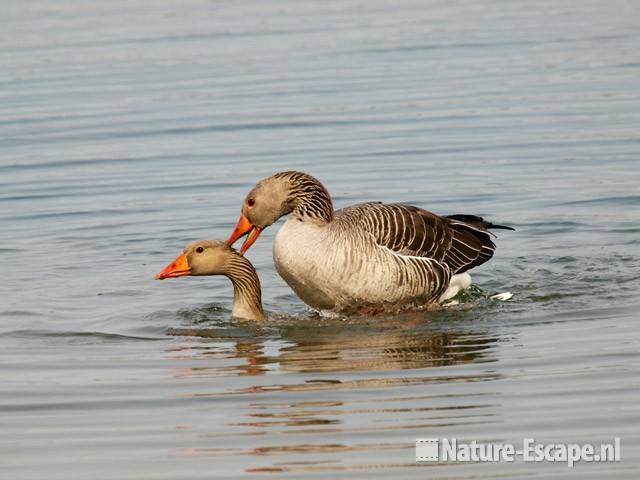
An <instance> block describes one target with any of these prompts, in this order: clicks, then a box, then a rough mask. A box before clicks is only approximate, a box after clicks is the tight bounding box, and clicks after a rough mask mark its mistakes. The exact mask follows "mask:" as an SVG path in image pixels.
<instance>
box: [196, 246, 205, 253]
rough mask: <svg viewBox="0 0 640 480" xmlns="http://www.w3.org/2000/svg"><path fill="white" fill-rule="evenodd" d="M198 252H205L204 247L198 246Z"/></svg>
mask: <svg viewBox="0 0 640 480" xmlns="http://www.w3.org/2000/svg"><path fill="white" fill-rule="evenodd" d="M196 252H198V253H202V252H204V247H198V248H196Z"/></svg>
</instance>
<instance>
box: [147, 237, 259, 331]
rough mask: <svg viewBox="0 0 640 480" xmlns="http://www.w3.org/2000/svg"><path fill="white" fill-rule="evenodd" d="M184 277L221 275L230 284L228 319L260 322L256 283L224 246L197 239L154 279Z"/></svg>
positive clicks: (246, 263)
mask: <svg viewBox="0 0 640 480" xmlns="http://www.w3.org/2000/svg"><path fill="white" fill-rule="evenodd" d="M185 275H225V276H227V277H229V279H230V280H231V283H232V284H233V308H232V310H231V316H232V317H236V318H246V319H250V320H264V311H263V310H262V298H261V291H260V280H258V274H257V273H256V270H255V268H253V265H251V262H249V260H247V259H246V258H244V257H243V256H242V255H240V254H239V253H238V252H236V251H235V250H234V249H233V248H231V247H230V246H229V245H228V244H227V243H225V242H221V241H216V240H199V241H197V242H194V243H192V244H190V245H188V246H187V247H186V248H185V249H184V252H183V253H181V254H180V255H178V257H177V258H176V259H175V260H174V261H173V262H171V263H170V264H169V265H167V266H166V267H165V268H164V269H163V270H162V271H161V272H160V273H158V275H156V279H158V280H163V279H165V278H173V277H183V276H185Z"/></svg>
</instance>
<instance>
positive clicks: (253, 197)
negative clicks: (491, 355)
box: [157, 171, 513, 319]
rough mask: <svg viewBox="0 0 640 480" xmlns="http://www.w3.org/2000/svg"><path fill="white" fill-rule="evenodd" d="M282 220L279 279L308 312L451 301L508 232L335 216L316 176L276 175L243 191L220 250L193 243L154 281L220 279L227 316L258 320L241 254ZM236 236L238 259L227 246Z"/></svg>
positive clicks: (351, 211) (400, 212) (401, 210)
mask: <svg viewBox="0 0 640 480" xmlns="http://www.w3.org/2000/svg"><path fill="white" fill-rule="evenodd" d="M284 215H289V218H288V219H287V221H286V222H285V224H284V225H283V226H282V227H281V228H280V230H279V231H278V234H277V235H276V238H275V241H274V244H273V260H274V263H275V266H276V269H277V270H278V273H279V274H280V275H281V276H282V278H284V280H285V281H286V282H287V283H288V284H289V286H290V287H291V288H292V289H293V291H294V292H295V293H296V294H297V295H298V296H299V297H300V298H301V299H302V300H303V301H304V302H305V303H306V304H308V305H309V306H311V307H313V308H315V309H318V310H333V311H337V312H341V313H346V314H350V313H357V312H369V313H376V312H381V311H390V310H391V311H397V310H399V309H407V308H415V307H422V306H425V305H430V304H436V303H441V302H443V301H445V300H448V299H450V298H452V297H454V296H455V295H456V294H457V293H458V292H459V291H460V290H462V289H464V288H467V287H468V286H469V285H470V284H471V277H470V276H469V274H468V273H466V272H467V271H468V270H469V269H471V268H473V267H476V266H478V265H481V264H483V263H484V262H486V261H487V260H489V259H490V258H491V257H492V256H493V253H494V251H495V248H496V246H495V244H494V243H493V242H492V240H491V234H490V233H489V231H488V229H490V228H502V229H508V230H513V229H512V228H510V227H505V226H502V225H494V224H491V223H489V222H486V221H485V220H483V219H482V218H480V217H476V216H473V215H451V216H446V217H441V216H438V215H435V214H433V213H431V212H428V211H426V210H422V209H420V208H417V207H413V206H410V205H403V204H384V203H379V202H376V203H362V204H359V205H353V206H351V207H347V208H343V209H341V210H336V211H334V210H333V204H332V202H331V196H330V195H329V192H328V191H327V189H326V188H325V187H324V186H323V185H322V184H321V183H320V182H319V181H318V180H317V179H315V178H314V177H312V176H311V175H308V174H306V173H302V172H295V171H291V172H281V173H276V174H275V175H273V176H271V177H268V178H265V179H264V180H261V181H260V182H258V183H257V184H256V186H255V187H254V188H253V189H252V190H251V191H250V192H249V193H248V194H247V196H246V198H245V200H244V203H243V205H242V213H241V215H240V219H239V220H238V223H237V225H236V227H235V229H234V231H233V233H232V234H231V236H230V237H229V239H228V240H227V242H226V243H227V245H225V244H224V243H223V242H206V241H203V242H196V243H195V244H192V245H190V246H189V247H187V249H185V252H184V253H183V254H182V255H180V256H179V257H178V258H177V259H176V260H175V261H174V262H172V263H171V264H169V265H168V266H167V267H166V268H165V269H164V270H163V271H162V272H160V273H159V274H158V276H157V278H159V279H162V278H168V277H178V276H183V275H226V276H228V277H229V278H230V279H231V282H232V283H233V285H234V289H235V296H234V308H233V311H232V315H233V316H237V317H244V318H253V319H262V318H264V313H263V311H262V306H261V304H260V284H259V281H258V277H257V275H256V273H255V270H254V269H253V267H252V266H251V264H250V263H249V261H248V260H246V259H245V258H244V257H243V256H242V255H244V253H245V252H246V251H247V250H248V249H249V248H250V247H251V245H253V243H254V242H255V241H256V240H257V239H258V237H259V236H260V233H261V232H262V231H263V230H264V229H265V228H267V227H269V226H270V225H271V224H273V223H274V222H275V221H276V220H278V219H279V218H280V217H282V216H284ZM244 235H248V236H247V238H246V240H245V241H244V243H243V245H242V247H241V248H240V253H238V252H236V251H235V250H233V249H232V248H230V245H233V244H234V243H235V242H236V241H237V240H238V239H239V238H241V237H243V236H244ZM240 265H242V267H240Z"/></svg>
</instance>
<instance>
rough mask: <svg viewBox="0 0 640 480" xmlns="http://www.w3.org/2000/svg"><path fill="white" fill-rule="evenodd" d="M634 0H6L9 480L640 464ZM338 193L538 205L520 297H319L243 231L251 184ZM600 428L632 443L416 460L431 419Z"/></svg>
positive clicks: (0, 410)
mask: <svg viewBox="0 0 640 480" xmlns="http://www.w3.org/2000/svg"><path fill="white" fill-rule="evenodd" d="M638 19H640V8H639V6H638V4H637V3H635V2H622V1H612V2H596V1H586V2H569V1H560V2H557V1H554V2H536V3H535V4H534V3H530V2H522V1H515V2H497V1H496V2H493V1H486V0H483V1H470V2H464V3H462V2H461V3H451V2H437V1H426V2H422V1H415V2H410V1H401V2H396V3H394V5H393V6H390V4H389V3H387V2H376V1H370V2H330V3H322V2H317V3H307V2H304V3H303V2H255V1H254V2H251V1H247V2H204V1H187V2H180V3H175V4H170V3H161V2H151V1H146V2H145V1H139V2H122V3H115V2H72V1H61V2H55V3H54V2H38V1H33V2H28V3H26V2H5V3H4V4H3V13H2V28H1V29H0V67H1V68H0V86H1V88H0V105H1V107H0V132H1V134H0V226H1V228H0V255H1V259H2V265H3V272H2V281H0V299H1V303H0V375H1V377H0V378H1V379H2V381H1V382H0V426H1V431H2V435H1V436H0V469H1V470H2V472H3V477H4V476H6V477H7V478H12V479H45V478H46V479H57V478H60V479H69V478H95V479H111V478H130V479H176V478H212V477H220V478H230V477H242V476H247V475H252V476H258V477H264V478H279V477H286V478H296V479H297V478H328V477H338V478H367V479H369V478H425V477H428V478H447V479H470V478H474V479H478V478H495V477H497V476H505V477H507V478H514V477H525V476H527V477H535V478H553V479H557V478H580V479H583V478H593V479H600V478H604V477H607V478H608V477H613V476H615V477H616V478H637V477H638V474H639V471H640V462H639V459H640V458H639V457H640V454H639V452H638V447H639V445H640V434H639V433H638V428H637V427H638V422H639V420H640V408H639V407H638V403H639V400H640V398H639V396H638V391H639V389H638V387H639V386H640V385H639V383H638V378H639V377H638V373H639V363H640V362H639V360H638V358H639V357H638V353H639V350H640V344H639V338H640V335H639V334H640V330H639V327H638V323H637V321H638V310H639V309H640V299H639V295H638V294H639V293H640V274H639V273H638V272H640V236H639V233H640V209H639V207H640V190H639V189H638V185H640V169H639V168H638V167H639V161H640V160H639V156H640V153H639V152H640V135H639V133H638V132H640V57H639V56H638V52H639V51H640V30H638ZM284 169H300V170H303V171H307V172H309V173H312V174H313V175H315V176H317V177H318V178H319V179H321V180H322V181H323V182H324V183H325V185H326V186H327V188H328V189H329V191H330V192H331V193H332V195H333V198H334V203H335V204H336V206H337V207H342V206H346V205H349V204H352V203H357V202H361V201H368V200H382V201H402V202H405V203H412V204H414V205H418V206H420V207H424V208H427V209H429V210H431V211H434V212H437V213H442V214H451V213H471V214H480V215H483V216H486V217H487V218H489V219H490V220H492V221H496V222H499V223H504V224H508V225H512V226H514V227H515V228H516V229H517V231H516V232H499V238H498V239H497V240H496V243H497V244H498V250H497V253H496V256H495V257H494V259H493V260H492V261H491V262H489V263H488V264H486V265H484V266H482V267H480V268H478V269H475V270H473V271H472V272H471V273H472V276H473V279H474V281H475V282H476V283H477V285H479V286H480V287H481V288H482V290H483V291H484V292H485V293H486V294H490V293H494V292H498V291H507V290H508V291H511V292H513V294H514V298H513V299H512V300H510V301H508V302H504V303H495V302H490V301H485V300H480V301H478V303H477V304H475V305H473V306H471V308H461V309H452V310H450V311H446V312H431V313H420V314H406V315H403V316H400V317H395V318H389V317H384V318H380V317H379V318H370V319H366V318H365V319H359V320H345V319H326V318H320V317H318V316H317V315H315V314H314V313H313V312H310V311H308V310H307V308H306V307H305V305H304V304H302V303H301V302H300V301H299V300H297V298H296V297H295V296H294V295H293V294H292V292H291V290H290V289H289V288H288V287H287V285H286V284H285V283H284V282H283V281H282V280H281V279H280V278H279V277H278V275H277V273H276V272H275V270H274V267H273V262H272V259H271V244H272V240H273V236H274V235H275V233H276V231H277V229H278V224H277V225H274V226H273V227H271V228H270V229H268V230H267V231H266V232H265V233H264V234H263V235H262V236H261V238H260V240H259V241H258V242H257V243H256V245H254V247H252V249H251V250H250V251H249V253H248V257H249V258H250V259H251V261H252V262H253V263H254V264H255V266H256V268H257V270H258V273H259V275H260V278H261V281H262V284H263V290H264V302H265V308H266V310H267V311H268V312H269V314H270V319H269V321H268V322H266V323H265V324H264V325H252V324H246V323H239V322H233V321H230V319H229V316H230V306H231V300H232V291H231V286H230V284H229V282H228V281H227V280H226V279H224V278H215V277H210V278H182V279H176V280H167V281H165V282H156V281H154V280H153V276H154V274H155V273H156V272H157V271H158V270H160V268H162V267H163V266H164V265H165V264H166V263H167V262H169V261H170V260H172V259H173V258H174V257H175V255H176V254H177V253H178V252H179V251H180V250H181V249H182V247H183V246H184V245H185V244H186V243H188V242H190V241H192V240H194V239H198V238H226V237H227V236H228V234H229V232H230V231H231V229H232V228H233V225H234V223H235V221H236V219H237V216H238V213H239V209H240V204H241V201H242V199H243V197H244V195H245V193H246V192H247V191H248V189H249V188H250V187H251V186H252V185H253V184H254V183H255V181H256V180H257V179H260V178H262V177H264V176H267V175H270V174H272V173H274V172H276V171H279V170H284ZM430 437H438V438H444V437H446V438H452V437H456V438H458V439H460V440H469V441H471V440H473V439H475V440H478V441H485V442H515V443H516V444H519V443H521V442H522V438H523V437H534V438H536V439H537V440H538V439H539V440H541V441H546V442H580V443H600V442H609V441H612V439H613V437H620V438H621V443H622V461H621V462H620V463H615V464H580V465H578V466H577V467H575V468H573V469H569V468H567V467H566V466H564V465H563V464H533V463H523V462H515V463H500V464H497V463H488V464H463V463H452V464H436V465H434V464H418V463H416V462H415V461H414V441H415V439H416V438H430Z"/></svg>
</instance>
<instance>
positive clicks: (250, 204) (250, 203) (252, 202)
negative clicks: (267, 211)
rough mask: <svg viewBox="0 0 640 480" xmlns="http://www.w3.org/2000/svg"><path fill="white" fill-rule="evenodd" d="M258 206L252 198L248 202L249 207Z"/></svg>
mask: <svg viewBox="0 0 640 480" xmlns="http://www.w3.org/2000/svg"><path fill="white" fill-rule="evenodd" d="M255 204H256V201H255V200H254V199H253V198H250V199H249V200H247V205H249V206H250V207H253V206H254V205H255Z"/></svg>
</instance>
